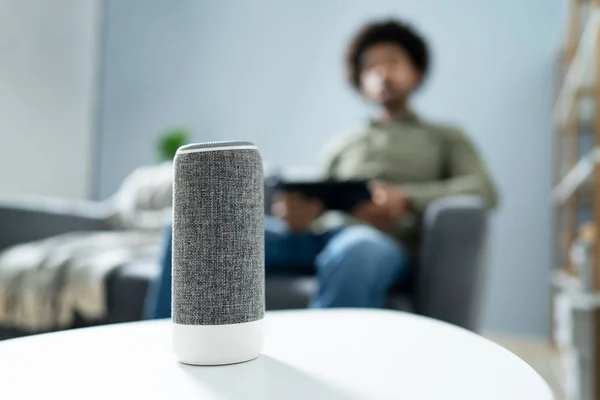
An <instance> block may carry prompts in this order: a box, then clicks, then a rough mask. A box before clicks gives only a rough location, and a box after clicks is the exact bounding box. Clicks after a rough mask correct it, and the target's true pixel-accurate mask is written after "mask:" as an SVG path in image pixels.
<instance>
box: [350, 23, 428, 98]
mask: <svg viewBox="0 0 600 400" xmlns="http://www.w3.org/2000/svg"><path fill="white" fill-rule="evenodd" d="M380 43H392V44H395V45H397V46H398V47H400V48H402V49H403V50H404V51H405V52H406V54H407V55H408V57H409V58H410V60H411V61H412V63H413V65H414V67H415V68H416V69H417V71H419V72H420V73H421V76H422V77H423V78H424V77H425V76H426V75H427V71H428V69H429V61H430V60H429V50H428V48H427V44H426V43H425V40H424V39H423V38H422V37H421V36H420V35H419V34H418V33H416V32H415V31H414V30H413V29H412V28H411V27H410V26H409V25H407V24H404V23H402V22H400V21H397V20H393V19H390V20H384V21H373V22H370V23H368V24H366V25H365V26H363V27H362V29H360V30H359V31H358V32H357V33H356V35H355V36H354V38H353V39H352V40H351V41H350V44H349V46H348V50H347V53H346V69H347V74H348V80H349V82H350V84H351V85H352V86H353V87H354V88H356V89H358V90H360V75H361V70H362V65H361V59H362V56H363V53H364V52H365V51H366V50H367V49H368V48H369V47H371V46H373V45H375V44H380Z"/></svg>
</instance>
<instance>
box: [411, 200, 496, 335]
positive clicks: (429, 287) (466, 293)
mask: <svg viewBox="0 0 600 400" xmlns="http://www.w3.org/2000/svg"><path fill="white" fill-rule="evenodd" d="M488 220H489V211H488V208H487V207H486V205H485V203H484V201H483V199H480V198H478V197H474V196H453V197H447V198H443V199H440V200H437V201H435V202H434V203H432V204H431V205H430V206H429V207H428V209H427V211H426V213H425V216H424V221H423V223H424V226H423V241H422V246H421V254H420V260H419V261H420V262H419V269H418V271H417V276H416V293H415V296H416V297H415V309H416V311H417V313H419V314H423V315H426V316H429V317H432V318H436V319H439V320H442V321H446V322H450V323H452V324H455V325H458V326H462V327H464V328H467V329H470V330H473V331H477V329H478V324H479V319H480V311H481V300H482V299H481V294H482V286H483V277H484V268H483V264H484V254H485V249H486V242H487V236H488Z"/></svg>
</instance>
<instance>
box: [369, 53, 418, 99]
mask: <svg viewBox="0 0 600 400" xmlns="http://www.w3.org/2000/svg"><path fill="white" fill-rule="evenodd" d="M420 82H421V74H420V73H419V72H418V71H417V70H416V69H415V67H414V65H413V64H412V62H411V60H410V58H409V57H408V55H407V54H406V52H405V51H404V50H403V49H401V48H400V47H398V46H397V45H395V44H393V43H379V44H375V45H373V46H371V47H369V48H368V49H367V50H366V51H365V52H364V53H363V56H362V60H361V75H360V83H361V91H362V93H363V95H364V96H365V97H367V98H368V99H369V100H371V101H373V102H375V103H377V104H383V105H385V104H386V103H392V102H395V101H399V100H404V99H406V97H408V95H409V94H410V93H411V92H412V91H413V90H414V89H415V88H416V87H417V86H418V85H419V83H420Z"/></svg>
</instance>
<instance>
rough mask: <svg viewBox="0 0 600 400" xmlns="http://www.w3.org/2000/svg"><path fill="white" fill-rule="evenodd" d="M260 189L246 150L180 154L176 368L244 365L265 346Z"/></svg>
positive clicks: (257, 166)
mask: <svg viewBox="0 0 600 400" xmlns="http://www.w3.org/2000/svg"><path fill="white" fill-rule="evenodd" d="M263 191H264V182H263V171H262V160H261V157H260V153H259V152H258V149H257V148H256V147H255V146H254V145H253V144H252V143H248V142H239V141H234V142H212V143H202V144H191V145H187V146H183V147H180V148H179V150H178V151H177V154H176V156H175V161H174V182H173V266H172V268H173V301H172V319H173V347H174V351H175V354H176V355H177V358H178V359H179V361H181V362H182V363H186V364H195V365H220V364H231V363H237V362H242V361H248V360H251V359H253V358H255V357H257V356H258V355H259V354H260V351H261V349H262V344H263V317H264V310H265V300H264V298H265V297H264V287H265V284H264V279H265V272H264V230H263V225H264V224H263V215H264V204H263V203H264V199H263V196H264V194H263Z"/></svg>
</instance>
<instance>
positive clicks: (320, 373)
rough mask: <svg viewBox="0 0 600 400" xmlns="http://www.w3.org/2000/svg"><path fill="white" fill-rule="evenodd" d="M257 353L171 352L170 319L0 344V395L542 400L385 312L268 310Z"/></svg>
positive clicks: (445, 332)
mask: <svg viewBox="0 0 600 400" xmlns="http://www.w3.org/2000/svg"><path fill="white" fill-rule="evenodd" d="M265 323H266V342H265V347H264V351H263V354H262V355H261V356H260V357H259V358H257V359H255V360H253V361H250V362H246V363H241V364H235V365H228V366H219V367H197V366H189V365H183V364H181V363H179V362H177V361H176V359H175V356H174V354H173V352H172V350H171V325H170V321H167V320H162V321H150V322H136V323H127V324H117V325H108V326H102V327H97V328H86V329H78V330H71V331H66V332H60V333H50V334H43V335H36V336H31V337H26V338H21V339H14V340H7V341H3V342H0V399H61V400H67V399H81V398H85V399H95V398H98V399H144V400H154V399H277V400H279V399H328V400H342V399H343V400H350V399H461V400H470V399H476V400H481V399H486V400H496V399H502V400H506V399H511V400H517V399H527V400H531V399H536V400H546V399H552V398H553V396H552V394H551V390H550V388H549V386H548V385H547V384H546V383H545V381H544V380H543V379H542V378H541V377H540V376H539V375H538V374H537V373H536V372H535V371H534V370H533V369H532V368H531V367H529V366H528V365H527V364H526V363H525V362H524V361H522V360H521V359H520V358H518V357H517V356H515V355H513V354H512V353H510V352H509V351H508V350H505V349H504V348H502V347H500V346H498V345H496V344H494V343H492V342H490V341H489V340H487V339H485V338H483V337H480V336H478V335H476V334H474V333H471V332H468V331H466V330H463V329H461V328H457V327H454V326H452V325H449V324H446V323H443V322H439V321H435V320H432V319H429V318H423V317H419V316H415V315H411V314H406V313H401V312H396V311H383V310H341V309H338V310H319V311H308V310H306V311H282V312H270V313H267V316H266V320H265Z"/></svg>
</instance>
